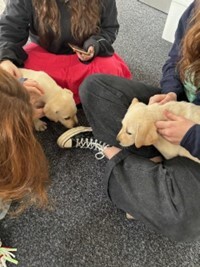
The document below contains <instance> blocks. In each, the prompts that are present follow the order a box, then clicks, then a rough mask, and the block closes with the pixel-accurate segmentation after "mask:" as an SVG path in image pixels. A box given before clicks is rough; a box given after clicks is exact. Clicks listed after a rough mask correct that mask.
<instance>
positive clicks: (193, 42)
mask: <svg viewBox="0 0 200 267" xmlns="http://www.w3.org/2000/svg"><path fill="white" fill-rule="evenodd" d="M195 4H196V6H195V9H194V11H193V12H194V13H193V16H192V17H191V19H190V21H189V26H188V29H187V31H186V33H185V36H184V38H183V40H182V45H181V57H180V61H179V62H178V70H179V75H180V78H181V81H182V82H184V81H185V80H186V79H188V78H191V77H192V80H190V81H191V82H193V83H194V85H195V86H197V87H199V86H200V1H199V0H197V1H196V3H195Z"/></svg>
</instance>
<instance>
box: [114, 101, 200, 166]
mask: <svg viewBox="0 0 200 267" xmlns="http://www.w3.org/2000/svg"><path fill="white" fill-rule="evenodd" d="M164 110H169V111H171V112H173V113H174V114H176V115H180V116H183V117H185V118H187V119H190V120H192V121H194V122H195V123H198V124H199V123H200V107H199V106H197V105H194V104H192V103H188V102H184V101H181V102H176V101H171V102H168V103H166V104H164V105H159V104H157V103H154V104H152V105H146V104H144V103H142V102H139V101H138V100H137V99H136V98H134V99H133V101H132V103H131V105H130V107H129V108H128V111H127V113H126V114H125V116H124V118H123V120H122V128H121V130H120V132H119V133H118V135H117V140H118V141H119V142H120V144H121V145H122V146H130V145H133V144H135V146H136V147H137V148H140V147H141V146H148V145H154V146H155V147H156V148H157V149H158V150H159V151H160V153H161V154H162V155H163V156H164V157H165V158H166V159H170V158H173V157H176V156H178V155H179V156H183V157H188V158H190V159H192V160H194V161H196V162H199V163H200V160H199V159H198V158H196V157H193V156H192V155H191V154H190V153H189V152H188V151H187V150H186V149H185V148H183V147H182V146H180V145H173V144H171V143H169V142H168V141H167V140H165V139H164V138H163V137H162V136H161V135H159V134H158V133H157V131H156V127H155V122H156V121H159V120H165V119H166V118H165V117H164V115H163V111H164Z"/></svg>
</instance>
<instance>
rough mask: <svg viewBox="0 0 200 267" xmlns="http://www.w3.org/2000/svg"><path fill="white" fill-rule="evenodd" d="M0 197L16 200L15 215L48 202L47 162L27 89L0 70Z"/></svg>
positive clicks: (6, 199)
mask: <svg viewBox="0 0 200 267" xmlns="http://www.w3.org/2000/svg"><path fill="white" fill-rule="evenodd" d="M0 110H1V112H0V148H1V152H0V198H1V199H2V200H3V202H4V201H5V202H6V201H16V202H17V208H16V210H15V212H14V213H15V214H17V213H18V212H22V211H23V210H24V209H25V208H26V207H28V206H29V205H32V204H35V205H37V206H39V207H45V206H46V205H47V203H48V197H47V185H48V184H49V174H48V163H47V160H46V157H45V155H44V152H43V149H42V147H41V146H40V144H39V142H38V141H37V139H36V137H35V135H34V130H33V110H32V106H31V104H30V99H29V94H28V93H27V91H26V89H25V88H24V87H23V86H22V85H21V84H20V83H19V82H18V81H17V80H16V79H15V78H13V77H12V76H11V75H10V74H9V73H7V72H6V71H4V70H2V69H0Z"/></svg>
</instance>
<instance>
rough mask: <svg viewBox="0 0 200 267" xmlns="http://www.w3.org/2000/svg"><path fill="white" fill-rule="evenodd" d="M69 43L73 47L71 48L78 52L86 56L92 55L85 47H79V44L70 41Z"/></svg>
mask: <svg viewBox="0 0 200 267" xmlns="http://www.w3.org/2000/svg"><path fill="white" fill-rule="evenodd" d="M68 45H69V46H70V47H71V49H72V50H73V51H74V52H78V53H80V54H83V55H86V56H90V52H88V51H85V50H84V49H83V48H80V47H78V46H77V45H73V44H70V43H68Z"/></svg>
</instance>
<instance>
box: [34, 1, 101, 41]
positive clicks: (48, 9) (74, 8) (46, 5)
mask: <svg viewBox="0 0 200 267" xmlns="http://www.w3.org/2000/svg"><path fill="white" fill-rule="evenodd" d="M63 2H65V1H64V0H63ZM32 3H33V8H34V10H35V13H36V16H37V18H38V19H37V23H38V29H39V30H38V34H39V37H40V41H41V43H42V44H43V45H47V44H48V43H50V42H52V41H53V40H55V39H56V38H59V36H60V34H61V32H60V13H59V9H58V6H57V3H56V0H32ZM67 4H68V5H69V8H70V11H71V33H72V36H73V37H74V38H75V39H76V40H77V42H78V43H80V44H82V43H83V42H84V40H85V39H86V38H88V37H89V36H91V35H92V34H95V33H97V32H98V31H99V24H100V19H101V16H100V14H101V0H69V1H68V2H67ZM66 8H67V7H66Z"/></svg>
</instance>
